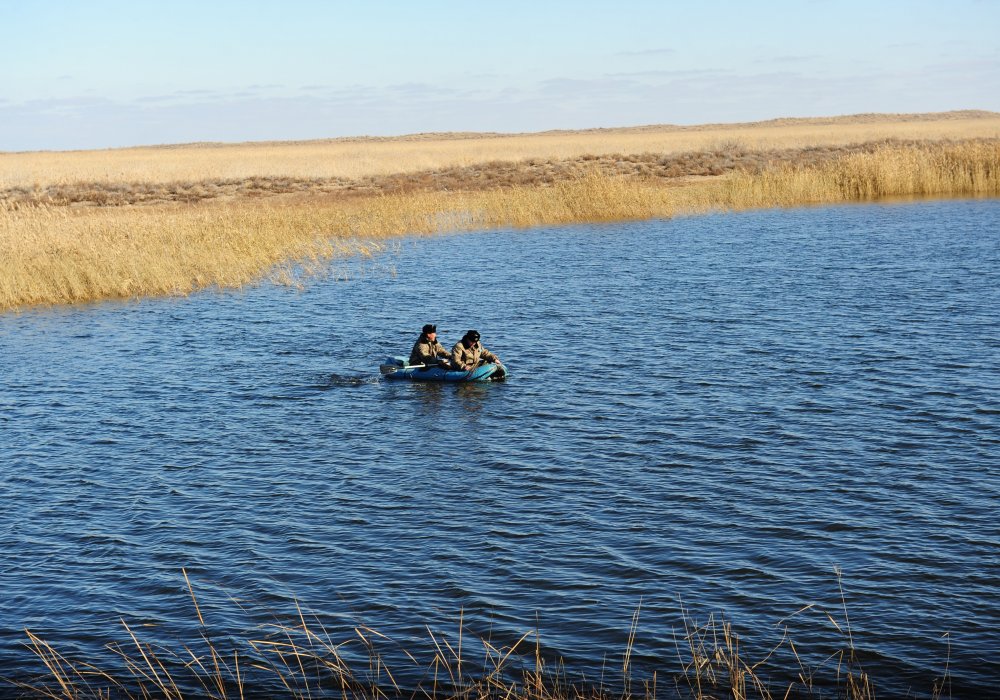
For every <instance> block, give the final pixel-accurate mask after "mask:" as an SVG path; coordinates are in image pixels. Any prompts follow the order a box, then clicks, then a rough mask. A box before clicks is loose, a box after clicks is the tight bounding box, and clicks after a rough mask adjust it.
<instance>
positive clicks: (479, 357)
mask: <svg viewBox="0 0 1000 700" xmlns="http://www.w3.org/2000/svg"><path fill="white" fill-rule="evenodd" d="M451 362H452V364H453V365H454V366H455V368H456V369H464V370H466V371H468V370H472V369H475V368H476V367H478V366H479V365H482V364H485V363H487V362H495V363H496V364H498V365H500V368H501V370H502V369H503V364H502V363H501V362H500V358H499V357H497V356H496V355H494V354H493V353H492V352H490V351H489V350H487V349H486V348H484V347H483V346H482V345H481V344H480V343H479V331H468V332H467V333H466V334H465V335H464V336H462V339H461V340H460V341H458V342H457V343H455V347H453V348H452V349H451ZM501 376H502V375H501Z"/></svg>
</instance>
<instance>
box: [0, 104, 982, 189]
mask: <svg viewBox="0 0 1000 700" xmlns="http://www.w3.org/2000/svg"><path fill="white" fill-rule="evenodd" d="M973 138H1000V114H997V113H995V112H980V111H965V112H945V113H938V114H883V115H879V114H862V115H851V116H844V117H833V118H813V119H776V120H772V121H766V122H755V123H749V124H706V125H699V126H670V125H661V126H647V127H634V128H622V129H588V130H581V131H556V132H543V133H536V134H424V135H417V136H411V137H400V138H367V139H366V138H347V139H333V140H327V141H300V142H284V143H249V144H192V145H186V146H184V145H182V146H166V147H163V146H157V147H144V148H123V149H114V150H103V151H70V152H34V153H0V190H6V189H9V188H11V187H26V188H35V187H41V188H44V187H47V186H49V185H52V184H68V183H77V182H97V183H129V184H131V183H146V184H149V183H161V184H162V183H176V182H195V181H202V180H245V179H250V178H258V177H263V178H272V177H276V178H300V179H314V178H349V179H357V178H363V177H367V176H377V175H389V174H394V173H411V172H418V171H435V170H440V169H445V168H453V167H464V166H468V165H474V164H477V163H488V162H491V161H498V160H502V161H513V162H517V163H521V162H524V161H527V160H530V159H533V158H539V159H544V160H549V159H567V158H577V157H581V156H585V155H604V154H611V153H618V154H624V155H632V154H640V153H659V154H676V153H684V152H701V151H711V150H713V149H716V148H719V147H720V146H724V145H729V144H739V145H740V146H741V147H743V148H746V149H748V150H751V151H760V150H772V149H787V148H808V147H813V146H844V145H849V144H856V143H865V142H870V141H882V140H885V139H903V140H935V141H939V140H955V139H973Z"/></svg>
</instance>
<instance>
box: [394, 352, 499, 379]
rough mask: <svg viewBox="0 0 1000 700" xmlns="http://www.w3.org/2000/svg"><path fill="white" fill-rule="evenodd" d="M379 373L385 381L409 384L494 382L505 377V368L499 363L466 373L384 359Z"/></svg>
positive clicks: (395, 358)
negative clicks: (391, 380)
mask: <svg viewBox="0 0 1000 700" xmlns="http://www.w3.org/2000/svg"><path fill="white" fill-rule="evenodd" d="M379 371H380V372H381V373H382V376H383V377H385V378H386V379H394V380H397V379H403V380H408V381H411V382H486V381H493V382H495V381H499V380H501V379H503V378H504V377H506V376H507V370H506V368H504V366H503V365H501V364H499V363H491V364H485V365H479V366H478V367H476V368H474V369H470V370H468V371H466V370H456V369H443V368H441V367H436V366H431V367H427V366H426V365H410V364H408V363H407V360H406V358H404V357H387V358H385V360H383V361H382V364H381V365H379Z"/></svg>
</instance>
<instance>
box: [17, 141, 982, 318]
mask: <svg viewBox="0 0 1000 700" xmlns="http://www.w3.org/2000/svg"><path fill="white" fill-rule="evenodd" d="M682 166H684V167H682ZM668 173H669V174H668ZM674 173H676V174H674ZM254 182H256V183H257V185H258V187H257V190H260V189H261V187H259V185H261V183H262V182H264V180H262V179H258V180H256V181H254ZM354 182H357V181H354ZM363 182H367V183H369V185H370V187H371V189H370V190H368V191H352V190H350V188H349V187H348V188H346V189H343V188H342V189H341V191H339V192H335V193H330V192H324V191H320V192H317V191H305V192H281V193H277V194H273V195H271V196H263V195H261V194H259V192H258V193H257V194H255V193H254V192H255V190H250V191H248V192H244V193H243V194H241V195H238V196H231V197H228V198H225V197H219V198H207V199H206V200H205V201H194V202H190V201H185V200H184V199H183V196H184V195H183V191H182V190H179V189H178V188H177V187H176V186H174V190H175V191H180V192H181V194H180V195H179V196H181V197H182V199H180V200H173V201H165V202H163V201H156V202H152V203H125V204H120V205H115V204H105V205H96V206H95V205H94V204H93V203H90V204H87V203H86V202H89V201H90V200H88V199H87V197H90V196H92V193H91V190H86V189H84V191H83V194H82V195H80V196H76V197H67V198H64V200H53V199H52V198H51V197H48V196H46V195H45V194H44V192H43V191H41V190H33V191H31V192H28V193H26V194H25V198H23V199H17V198H15V197H12V196H11V195H10V190H7V191H5V197H0V254H2V256H0V257H2V258H3V259H4V260H5V261H8V265H6V266H5V267H6V269H4V270H0V313H2V312H8V311H17V310H22V309H26V308H30V307H36V306H44V305H61V304H75V303H81V302H91V301H98V300H104V299H137V298H144V297H162V296H183V295H187V294H190V293H192V292H196V291H199V290H203V289H208V288H212V287H216V288H219V289H232V288H240V287H243V286H247V285H253V284H258V283H261V282H264V281H271V282H274V283H277V284H288V285H294V284H299V283H300V282H301V280H302V278H303V276H305V277H309V276H312V275H322V274H323V271H324V270H325V269H326V268H327V266H328V263H329V261H330V260H332V259H336V258H342V257H347V256H354V255H362V256H371V255H374V254H376V253H377V252H379V251H380V250H381V249H382V248H383V247H384V246H385V245H386V244H387V243H388V242H390V241H391V240H393V239H396V238H399V237H403V236H409V235H433V234H437V233H446V232H454V231H476V230H494V229H497V228H502V227H514V228H530V227H536V226H543V225H559V224H572V223H592V222H594V223H596V222H602V221H630V220H646V219H653V218H673V217H676V216H681V215H693V214H702V213H706V212H713V211H717V212H727V211H742V210H747V209H764V208H775V207H791V206H808V205H814V204H838V203H848V202H876V201H884V200H887V199H888V198H908V199H911V200H912V199H924V198H934V197H966V196H969V197H997V196H1000V139H978V138H977V139H970V140H965V141H960V142H954V141H943V142H937V141H928V142H899V141H887V142H876V143H869V144H861V145H857V146H855V147H852V148H846V149H845V148H841V147H831V148H827V149H820V150H818V151H817V150H816V149H801V148H796V149H784V150H779V151H766V152H759V151H752V150H750V149H745V148H742V147H737V146H732V147H729V148H720V149H716V150H715V151H710V152H699V153H686V154H681V155H680V156H666V155H662V154H648V155H645V156H631V157H629V156H623V155H620V154H617V155H615V154H612V155H604V156H600V155H589V156H583V157H580V158H574V159H564V160H563V161H551V160H544V159H535V160H534V161H529V162H527V163H526V164H519V163H511V162H500V163H497V162H492V163H485V164H483V163H480V164H474V165H469V166H462V167H461V168H457V169H454V168H453V169H445V170H443V171H421V172H418V173H416V174H413V173H411V174H409V175H406V174H395V175H389V176H385V177H373V178H368V179H366V180H363ZM72 187H77V186H75V185H73V186H71V189H72ZM192 187H204V182H202V183H200V184H199V183H195V184H194V185H192ZM124 191H125V192H126V193H127V192H128V191H130V190H128V188H127V187H126V189H125V190H124ZM150 191H153V192H157V190H156V189H155V188H153V189H152V190H150ZM40 192H41V193H40ZM175 193H176V192H175ZM140 194H141V192H140ZM157 196H158V195H157ZM60 201H61V202H62V203H60ZM139 201H141V197H140V199H139ZM81 202H83V204H82V205H81Z"/></svg>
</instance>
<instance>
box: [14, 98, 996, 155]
mask: <svg viewBox="0 0 1000 700" xmlns="http://www.w3.org/2000/svg"><path fill="white" fill-rule="evenodd" d="M949 118H950V119H956V120H962V119H985V118H1000V112H994V111H991V110H986V109H954V110H946V111H942V112H857V113H853V114H841V115H829V116H820V117H772V118H770V119H761V120H755V121H747V122H704V123H697V124H671V123H659V124H640V125H631V126H607V127H585V128H581V129H543V130H540V131H511V132H504V131H423V132H413V133H405V134H397V135H392V136H370V135H353V136H331V137H324V138H313V139H262V140H259V141H185V142H177V143H159V144H152V143H147V144H135V145H131V146H109V147H107V148H68V149H48V148H33V149H26V150H22V151H0V156H2V155H18V154H31V153H92V152H97V151H128V150H145V149H172V148H176V149H184V148H219V147H238V146H268V145H291V144H301V145H309V144H319V143H352V142H354V143H364V142H392V141H459V140H473V139H494V138H497V139H499V138H510V137H524V136H543V135H552V134H583V133H594V132H615V133H628V132H635V133H642V132H650V131H664V132H670V131H707V130H710V129H717V128H722V127H726V128H733V127H743V128H754V127H767V126H785V125H793V124H816V125H822V124H823V123H829V124H838V123H843V122H855V123H859V124H864V123H878V122H889V121H935V120H939V119H949Z"/></svg>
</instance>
